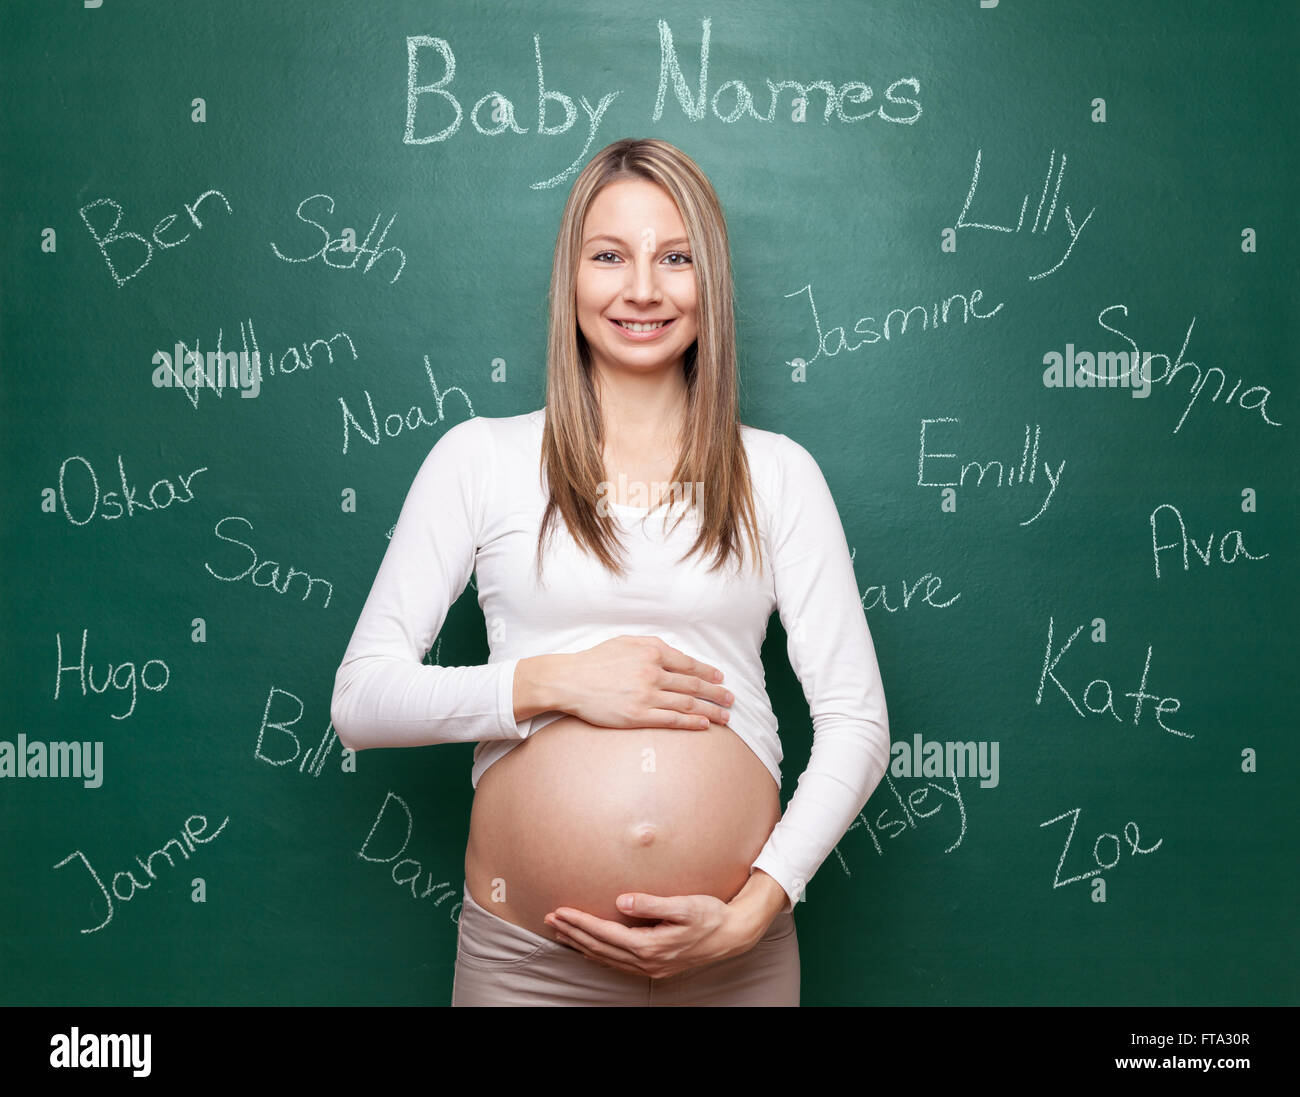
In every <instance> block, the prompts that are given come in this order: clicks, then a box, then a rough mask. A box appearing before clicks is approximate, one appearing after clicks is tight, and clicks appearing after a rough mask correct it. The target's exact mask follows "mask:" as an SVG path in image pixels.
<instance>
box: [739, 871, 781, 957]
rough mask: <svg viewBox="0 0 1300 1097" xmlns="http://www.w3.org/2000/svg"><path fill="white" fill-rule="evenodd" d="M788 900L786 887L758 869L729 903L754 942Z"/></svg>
mask: <svg viewBox="0 0 1300 1097" xmlns="http://www.w3.org/2000/svg"><path fill="white" fill-rule="evenodd" d="M789 901H790V897H789V896H788V895H786V893H785V888H783V887H782V886H781V885H780V884H778V883H777V882H776V880H774V879H773V878H772V877H771V876H769V875H768V874H767V873H766V872H764V871H763V870H762V869H761V868H756V869H754V871H753V872H751V873H750V874H749V879H748V880H747V881H745V886H744V887H742V888H741V889H740V890H739V891H738V892H737V893H736V895H735V897H734V898H733V899H732V900H731V902H729V903H728V904H727V905H728V906H729V907H731V908H732V910H734V911H735V912H736V915H737V917H738V918H739V919H740V925H741V927H742V929H743V930H744V932H745V935H746V937H747V938H749V939H750V944H751V945H754V944H757V943H758V941H759V940H760V939H761V938H762V936H763V934H764V933H766V932H767V927H768V926H770V925H771V924H772V919H773V918H775V917H776V916H777V915H778V914H780V913H781V911H782V910H784V909H785V905H786V903H788V902H789Z"/></svg>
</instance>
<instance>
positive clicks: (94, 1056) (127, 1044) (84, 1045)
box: [50, 1028, 151, 1078]
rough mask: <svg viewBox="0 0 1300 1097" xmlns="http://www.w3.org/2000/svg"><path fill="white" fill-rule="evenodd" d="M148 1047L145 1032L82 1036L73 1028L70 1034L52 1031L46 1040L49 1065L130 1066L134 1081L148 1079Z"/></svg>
mask: <svg viewBox="0 0 1300 1097" xmlns="http://www.w3.org/2000/svg"><path fill="white" fill-rule="evenodd" d="M149 1044H150V1036H149V1033H147V1032H146V1033H145V1034H144V1035H143V1036H140V1035H137V1034H135V1033H132V1034H130V1035H128V1034H126V1033H119V1034H117V1035H116V1036H113V1035H109V1034H108V1033H101V1034H96V1033H93V1032H85V1033H83V1032H81V1030H80V1029H77V1028H74V1029H73V1030H72V1031H71V1032H70V1033H63V1032H56V1033H55V1034H54V1035H53V1036H51V1037H50V1066H52V1067H55V1068H58V1067H130V1068H131V1073H132V1075H134V1076H135V1077H136V1078H148V1077H149V1072H150V1069H151V1068H150V1065H149V1058H150V1055H149V1052H150V1048H149Z"/></svg>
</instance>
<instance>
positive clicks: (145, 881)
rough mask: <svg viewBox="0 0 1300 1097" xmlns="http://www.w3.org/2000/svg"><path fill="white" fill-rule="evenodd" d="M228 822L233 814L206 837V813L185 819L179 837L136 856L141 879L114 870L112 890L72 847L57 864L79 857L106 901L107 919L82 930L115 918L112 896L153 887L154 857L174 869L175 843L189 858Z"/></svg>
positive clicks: (92, 930)
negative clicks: (172, 848)
mask: <svg viewBox="0 0 1300 1097" xmlns="http://www.w3.org/2000/svg"><path fill="white" fill-rule="evenodd" d="M195 820H198V822H197V824H196V823H195ZM228 822H230V816H228V815H227V816H226V818H224V819H222V820H221V825H220V826H219V827H217V829H216V830H214V831H213V832H212V833H211V834H208V835H206V836H205V835H204V832H205V831H206V830H207V829H208V819H207V816H205V815H191V816H190V817H189V818H188V819H186V820H185V825H184V827H182V829H181V832H180V834H179V836H177V837H175V838H169V839H168V840H167V841H166V842H164V843H163V844H162V846H161V847H160V848H159V849H156V850H154V851H153V852H152V853H151V854H149V856H148V857H147V858H146V859H145V860H143V861H142V860H140V858H139V857H138V856H137V857H136V858H135V863H136V864H137V865H139V866H140V877H139V879H137V878H136V875H135V870H134V869H127V870H126V871H124V872H118V873H115V874H114V876H113V884H112V891H111V893H110V891H109V889H108V888H106V887H105V886H104V881H103V880H102V879H101V878H100V875H99V873H98V872H96V871H95V866H94V865H92V864H91V863H90V858H88V857H87V856H86V855H85V853H83V852H82V851H81V850H79V849H75V850H73V851H72V852H71V853H69V854H68V855H67V856H66V857H65V858H63V860H62V861H60V862H59V863H58V864H57V865H55V866H54V867H55V868H56V869H60V868H62V867H63V866H64V865H66V864H68V862H70V861H73V860H75V859H77V858H80V859H81V863H82V865H84V866H85V869H86V871H87V872H89V873H90V878H91V879H92V880H93V881H94V882H95V886H96V887H97V888H98V889H99V895H102V896H103V898H104V904H105V913H104V920H103V921H102V922H100V923H99V925H97V926H92V927H91V928H90V929H83V930H82V931H81V932H82V933H95V932H97V931H99V930H101V929H103V928H104V927H105V926H106V925H108V923H109V922H111V921H112V920H113V913H114V911H113V896H117V898H118V900H119V901H121V902H123V903H128V902H130V901H131V900H132V899H133V898H135V893H136V892H137V891H146V890H148V889H149V888H151V887H153V882H154V881H155V880H157V879H158V873H157V872H155V871H154V860H155V859H156V858H158V857H162V858H165V859H166V861H167V866H168V867H169V868H175V867H176V861H175V859H174V858H173V857H172V853H171V849H170V847H172V846H174V847H175V848H176V853H177V854H178V855H179V856H181V857H182V858H183V859H184V860H186V861H188V860H189V859H190V854H191V853H194V852H195V851H196V849H197V848H198V846H200V845H206V844H207V843H208V842H211V841H212V840H213V839H214V838H216V837H217V835H218V834H220V833H221V832H222V831H223V830H225V829H226V824H227V823H228ZM123 888H125V889H126V890H125V894H124V893H123V891H122V889H123ZM97 898H98V897H97ZM92 909H93V907H92Z"/></svg>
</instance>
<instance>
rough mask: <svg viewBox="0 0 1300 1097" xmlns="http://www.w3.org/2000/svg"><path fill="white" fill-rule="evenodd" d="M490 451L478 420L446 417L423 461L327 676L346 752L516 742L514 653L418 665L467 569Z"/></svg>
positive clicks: (522, 731) (485, 427) (488, 478)
mask: <svg viewBox="0 0 1300 1097" xmlns="http://www.w3.org/2000/svg"><path fill="white" fill-rule="evenodd" d="M494 457H495V451H494V442H493V439H492V436H491V428H490V426H489V424H487V423H486V422H485V421H483V420H482V419H481V418H473V419H467V420H465V421H464V422H461V423H457V424H456V425H455V426H454V427H452V428H451V429H450V430H448V431H447V432H446V433H445V434H443V436H442V437H441V438H439V439H438V441H437V443H436V444H435V445H434V447H433V449H431V450H430V451H429V454H428V456H427V457H426V458H425V459H424V462H423V464H421V466H420V470H419V472H418V473H416V476H415V481H414V482H413V483H412V484H411V489H410V491H409V492H407V495H406V501H405V502H404V503H403V504H402V510H401V514H400V515H399V517H398V519H397V526H396V528H395V529H394V530H393V538H392V541H391V542H390V543H389V546H388V550H387V551H386V552H385V554H384V559H383V562H382V563H381V564H380V565H379V573H378V575H376V577H375V581H374V585H373V586H372V587H371V589H370V595H369V597H368V598H367V599H366V603H365V605H364V607H363V608H362V610H361V616H360V618H359V619H358V621H357V625H356V629H355V630H354V631H353V633H352V639H351V641H350V642H349V643H348V647H347V650H346V652H345V653H344V655H343V662H342V663H341V665H340V666H339V668H338V672H337V673H336V675H335V677H334V695H333V698H332V699H331V702H330V719H331V721H332V722H333V724H334V730H335V731H336V732H337V733H338V736H339V739H340V741H341V742H342V743H343V744H344V745H345V746H348V747H351V748H352V749H354V750H362V749H365V748H368V747H414V746H423V745H426V744H429V743H452V742H476V741H478V740H482V739H521V738H524V737H525V736H526V735H527V733H528V730H529V726H530V724H531V723H532V718H531V717H530V718H529V719H527V720H522V721H519V722H516V721H515V717H514V676H515V666H516V664H518V662H519V660H518V659H517V658H515V659H507V660H503V661H501V662H498V663H487V664H483V665H480V666H466V667H444V666H427V665H425V663H424V658H425V656H426V655H427V654H428V652H429V649H430V648H431V647H432V646H433V642H434V640H436V639H437V637H438V633H439V632H440V631H441V630H442V626H443V623H444V622H445V621H446V619H447V611H448V610H449V609H450V608H451V606H452V604H453V603H454V602H455V601H456V599H457V598H459V597H460V595H461V593H462V592H463V591H464V590H465V587H466V585H467V584H468V582H469V577H470V575H471V574H472V573H473V571H474V559H475V554H476V551H477V548H478V544H479V535H480V532H481V530H482V528H483V516H484V513H485V507H486V503H487V499H488V492H489V487H490V485H491V483H492V471H493V470H492V467H491V466H492V463H493V461H494Z"/></svg>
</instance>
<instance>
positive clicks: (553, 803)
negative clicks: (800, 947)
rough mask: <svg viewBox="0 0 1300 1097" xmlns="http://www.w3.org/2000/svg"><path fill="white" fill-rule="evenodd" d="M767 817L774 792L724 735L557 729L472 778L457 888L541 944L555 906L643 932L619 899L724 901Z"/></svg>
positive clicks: (774, 806)
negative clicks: (638, 895) (462, 880)
mask: <svg viewBox="0 0 1300 1097" xmlns="http://www.w3.org/2000/svg"><path fill="white" fill-rule="evenodd" d="M548 733H549V734H548ZM779 817H780V801H779V796H778V792H777V787H776V784H775V782H774V781H773V780H772V778H771V775H770V774H769V773H768V771H767V769H766V767H765V766H764V765H763V764H762V762H760V761H759V759H758V758H757V756H756V755H755V754H754V753H753V751H752V750H751V749H750V748H749V747H748V746H747V745H746V744H745V743H744V742H743V741H742V740H741V739H740V738H739V737H738V736H737V735H736V734H735V733H734V732H733V731H731V730H730V729H729V728H726V727H724V726H722V725H713V726H712V727H711V728H710V729H709V730H708V731H677V730H674V729H667V728H645V729H613V728H598V727H594V726H592V725H590V724H587V723H585V722H584V721H581V720H578V719H577V718H576V717H566V718H564V719H561V720H557V721H556V722H555V723H553V724H551V725H548V726H547V727H546V728H543V729H542V730H541V731H540V732H538V734H537V736H536V738H535V739H532V740H530V741H528V742H525V743H523V744H521V745H520V746H518V747H516V748H515V749H514V750H512V751H511V752H510V753H509V754H507V755H506V756H505V757H504V758H502V759H501V760H500V761H498V762H496V763H494V764H493V765H492V766H491V767H490V768H489V769H488V770H487V772H486V773H485V774H484V775H483V777H482V778H481V779H480V781H479V785H478V789H477V791H476V793H475V798H474V809H473V814H472V816H471V821H470V841H469V847H468V849H467V851H466V880H467V884H468V886H469V889H470V894H471V895H473V897H474V899H475V901H476V902H478V903H479V904H480V905H482V906H483V907H485V908H486V909H488V910H490V911H492V912H493V913H494V914H497V915H498V916H500V917H502V918H504V919H505V920H506V921H510V922H514V923H515V924H517V925H522V926H524V927H526V928H528V929H530V930H532V931H533V932H535V933H538V934H541V935H542V936H545V937H547V938H548V939H553V937H554V934H553V932H552V931H551V930H550V928H549V927H548V926H547V925H546V924H545V921H544V919H545V916H546V915H547V914H548V913H549V912H550V911H552V910H554V909H555V908H556V907H559V906H568V907H574V908H576V909H579V910H585V911H588V912H589V913H592V914H595V915H596V916H598V917H601V918H607V919H610V920H612V921H618V922H622V923H623V924H625V925H639V924H644V920H643V919H640V918H631V917H629V916H627V915H625V914H623V913H622V912H621V911H619V910H618V909H617V908H616V907H615V905H614V902H615V900H616V899H617V897H618V895H620V894H622V893H623V892H626V891H640V892H647V893H650V894H656V895H681V894H711V895H716V896H717V897H718V898H721V899H723V900H724V901H725V900H728V899H730V898H732V897H733V896H734V895H735V893H736V892H737V891H739V890H740V888H741V887H742V886H743V885H744V882H745V880H746V879H747V878H748V875H749V866H750V865H751V864H752V863H753V860H754V858H755V857H757V856H758V853H759V851H760V850H761V849H762V847H763V845H764V843H765V842H766V840H767V836H768V835H769V834H770V833H771V830H772V827H773V826H774V825H775V823H776V821H777V820H778V819H779Z"/></svg>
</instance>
